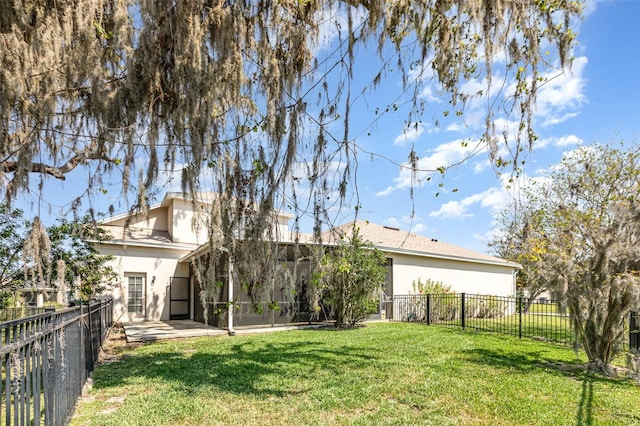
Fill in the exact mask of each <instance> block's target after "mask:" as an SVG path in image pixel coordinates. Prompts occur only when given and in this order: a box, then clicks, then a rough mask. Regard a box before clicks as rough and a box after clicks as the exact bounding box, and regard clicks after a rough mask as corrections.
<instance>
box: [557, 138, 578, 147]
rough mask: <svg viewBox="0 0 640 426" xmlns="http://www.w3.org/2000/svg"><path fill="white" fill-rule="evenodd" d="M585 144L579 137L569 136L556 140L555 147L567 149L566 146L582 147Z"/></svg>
mask: <svg viewBox="0 0 640 426" xmlns="http://www.w3.org/2000/svg"><path fill="white" fill-rule="evenodd" d="M583 142H584V141H583V140H582V139H580V138H579V137H577V136H576V135H567V136H562V137H559V138H558V139H557V140H556V143H555V145H556V146H557V147H565V146H571V145H581V144H582V143H583Z"/></svg>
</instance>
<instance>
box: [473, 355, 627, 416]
mask: <svg viewBox="0 0 640 426" xmlns="http://www.w3.org/2000/svg"><path fill="white" fill-rule="evenodd" d="M464 359H465V360H467V361H469V362H473V363H476V364H479V365H490V366H492V367H495V368H505V369H512V370H513V369H515V370H517V371H521V372H522V373H523V374H527V373H528V372H531V371H532V370H536V369H539V370H545V371H547V372H551V373H552V374H557V375H562V376H566V377H570V378H572V379H574V380H576V381H580V382H582V392H581V395H580V401H579V402H578V407H577V413H576V424H577V425H578V426H588V425H592V424H593V421H594V420H593V400H594V391H593V386H594V383H606V384H608V385H609V386H615V387H618V386H621V387H627V386H629V385H631V384H630V383H629V382H627V381H625V380H621V379H616V378H609V377H605V376H601V375H598V374H596V373H593V372H591V371H589V370H588V369H587V368H586V365H585V364H582V363H579V362H577V361H576V362H559V361H558V360H556V359H552V358H548V357H545V356H544V355H543V352H542V351H531V352H526V353H523V352H518V353H514V352H508V351H501V350H492V349H485V348H476V349H471V350H467V351H464ZM632 386H633V385H632ZM637 420H640V419H637Z"/></svg>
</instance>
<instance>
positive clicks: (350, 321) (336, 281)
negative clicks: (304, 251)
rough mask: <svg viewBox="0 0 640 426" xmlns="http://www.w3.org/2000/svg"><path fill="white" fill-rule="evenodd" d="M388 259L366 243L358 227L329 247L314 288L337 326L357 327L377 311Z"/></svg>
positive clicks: (318, 271) (316, 273) (316, 274)
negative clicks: (328, 308)
mask: <svg viewBox="0 0 640 426" xmlns="http://www.w3.org/2000/svg"><path fill="white" fill-rule="evenodd" d="M385 264H386V263H385V257H384V256H383V255H382V253H381V252H380V251H378V250H376V249H374V248H373V246H372V245H371V244H370V243H368V242H366V241H363V240H362V238H361V237H360V234H359V231H358V229H357V228H354V229H353V234H352V235H349V236H347V235H343V236H342V239H341V241H340V242H339V244H338V245H337V246H335V247H329V248H327V253H326V254H325V255H324V256H323V257H322V259H321V261H320V264H319V265H318V268H317V271H316V272H315V273H314V277H313V280H312V281H313V285H312V287H314V288H315V290H316V291H319V293H320V296H321V297H322V299H323V301H324V303H326V304H328V305H329V306H331V308H332V310H333V312H334V314H335V317H336V327H344V326H351V327H353V326H355V325H356V324H358V323H359V322H362V321H363V320H365V319H366V318H367V317H368V316H369V315H371V314H373V313H375V312H376V309H377V307H378V303H379V301H380V299H379V298H380V292H381V291H382V289H383V284H384V282H385V277H386V273H387V270H386V267H385Z"/></svg>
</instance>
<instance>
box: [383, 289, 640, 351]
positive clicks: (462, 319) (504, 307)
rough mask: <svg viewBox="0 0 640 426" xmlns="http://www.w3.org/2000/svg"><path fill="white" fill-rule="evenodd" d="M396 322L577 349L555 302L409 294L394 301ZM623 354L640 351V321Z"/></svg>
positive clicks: (632, 324)
mask: <svg viewBox="0 0 640 426" xmlns="http://www.w3.org/2000/svg"><path fill="white" fill-rule="evenodd" d="M393 319H394V320H395V321H409V322H421V323H424V324H438V325H447V326H455V327H461V328H463V329H472V330H483V331H490V332H496V333H502V334H509V335H512V336H517V337H519V338H522V337H528V338H533V339H542V340H547V341H552V342H558V343H565V344H573V345H577V342H576V341H575V336H574V333H573V325H572V323H571V321H570V319H569V312H568V311H567V310H563V309H561V308H559V307H558V305H557V304H556V303H555V302H553V301H539V300H529V299H528V298H525V297H502V296H489V295H478V294H467V293H446V294H409V295H396V296H394V297H393ZM624 326H625V330H626V331H628V335H629V339H628V340H625V341H624V342H623V343H622V348H621V349H623V350H627V349H630V348H631V349H634V348H635V349H640V346H639V345H640V342H639V339H640V330H639V328H640V318H639V317H638V316H636V314H634V313H632V314H630V315H629V320H628V321H625V324H624Z"/></svg>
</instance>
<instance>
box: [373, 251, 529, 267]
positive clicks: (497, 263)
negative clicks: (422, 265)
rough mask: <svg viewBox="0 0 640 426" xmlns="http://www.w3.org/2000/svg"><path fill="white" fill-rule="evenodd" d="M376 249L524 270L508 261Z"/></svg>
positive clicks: (517, 264)
mask: <svg viewBox="0 0 640 426" xmlns="http://www.w3.org/2000/svg"><path fill="white" fill-rule="evenodd" d="M374 248H376V249H378V250H380V251H383V252H386V253H395V254H408V255H412V256H418V257H428V258H432V259H443V260H455V261H459V262H467V263H479V264H483V265H493V266H503V267H505V268H511V269H522V265H520V264H519V263H514V262H510V261H508V260H503V261H498V260H489V259H478V258H473V257H464V256H453V255H446V254H438V253H429V252H425V251H417V250H406V249H398V248H392V247H383V246H374Z"/></svg>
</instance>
